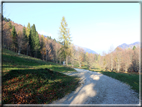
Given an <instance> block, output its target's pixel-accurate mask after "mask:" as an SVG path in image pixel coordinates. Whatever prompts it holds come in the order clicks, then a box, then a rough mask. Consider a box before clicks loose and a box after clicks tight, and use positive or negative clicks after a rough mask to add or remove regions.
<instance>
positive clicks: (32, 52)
mask: <svg viewBox="0 0 142 107" xmlns="http://www.w3.org/2000/svg"><path fill="white" fill-rule="evenodd" d="M59 23H60V22H59ZM2 24H3V26H2V39H3V42H2V46H3V48H6V49H8V50H11V51H14V52H17V54H18V55H20V54H25V55H28V56H32V57H35V58H39V59H42V60H44V61H47V62H48V61H50V62H55V63H58V64H63V61H66V66H70V67H79V68H82V67H87V68H88V69H92V68H96V67H98V66H99V67H100V68H101V69H103V70H106V71H111V72H125V73H127V72H139V64H140V59H139V56H140V50H141V49H140V46H133V47H132V48H126V49H122V48H119V47H117V48H116V49H115V50H113V49H112V48H111V47H110V50H109V52H108V53H105V52H104V54H103V55H98V54H92V53H88V52H85V51H84V50H83V48H81V47H76V46H75V45H74V44H72V43H71V35H70V30H69V29H68V25H67V22H66V20H65V17H62V20H61V27H60V28H59V30H60V32H59V40H56V39H52V38H51V37H49V36H44V35H41V34H39V33H38V32H37V30H36V26H35V24H33V25H31V24H30V23H28V24H27V27H25V26H22V25H20V24H17V23H14V22H13V21H11V20H10V19H7V18H5V17H3V20H2Z"/></svg>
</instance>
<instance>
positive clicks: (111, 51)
mask: <svg viewBox="0 0 142 107" xmlns="http://www.w3.org/2000/svg"><path fill="white" fill-rule="evenodd" d="M109 59H110V64H109V65H110V71H113V68H114V67H113V66H114V60H113V46H111V47H110V49H109Z"/></svg>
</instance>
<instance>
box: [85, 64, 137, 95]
mask: <svg viewBox="0 0 142 107" xmlns="http://www.w3.org/2000/svg"><path fill="white" fill-rule="evenodd" d="M82 69H87V70H90V71H95V72H100V73H102V74H104V75H107V76H110V77H112V78H115V79H117V80H120V81H122V82H124V83H126V84H128V85H130V86H131V88H132V89H134V90H135V91H136V92H138V93H139V74H138V73H122V72H120V73H117V72H110V71H104V70H102V69H101V68H100V67H99V65H96V68H93V69H89V68H88V67H87V66H84V67H82Z"/></svg>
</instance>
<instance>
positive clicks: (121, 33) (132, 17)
mask: <svg viewBox="0 0 142 107" xmlns="http://www.w3.org/2000/svg"><path fill="white" fill-rule="evenodd" d="M3 14H4V16H5V17H7V18H10V19H11V20H12V21H14V22H15V23H18V24H21V25H25V26H27V24H28V22H29V23H30V24H31V25H33V24H35V25H36V30H37V31H38V32H39V33H40V34H43V35H49V36H51V37H52V38H55V39H56V40H58V37H59V34H58V33H59V27H60V23H61V19H62V17H63V16H65V19H66V22H67V24H68V28H70V33H71V37H72V43H73V44H75V45H78V46H82V47H87V48H90V49H92V50H94V51H96V52H97V53H99V54H102V52H103V51H105V52H106V53H107V52H108V50H109V48H110V46H113V48H116V47H117V46H118V45H120V44H122V43H127V44H130V43H133V42H136V41H140V4H139V3H4V8H3Z"/></svg>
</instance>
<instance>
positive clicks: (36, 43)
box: [29, 24, 40, 57]
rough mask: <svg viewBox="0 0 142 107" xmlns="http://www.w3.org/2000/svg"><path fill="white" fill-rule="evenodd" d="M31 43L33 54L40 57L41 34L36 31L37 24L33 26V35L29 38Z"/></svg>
mask: <svg viewBox="0 0 142 107" xmlns="http://www.w3.org/2000/svg"><path fill="white" fill-rule="evenodd" d="M29 44H30V50H31V53H32V56H34V57H37V56H38V57H39V55H40V50H39V49H40V42H39V35H38V33H37V31H36V27H35V24H33V26H32V27H31V35H30V38H29Z"/></svg>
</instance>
